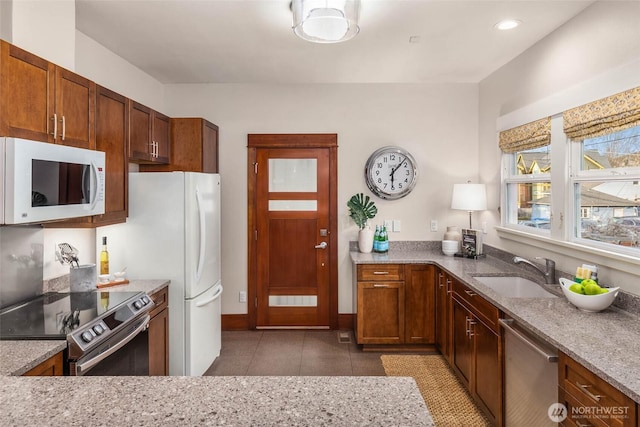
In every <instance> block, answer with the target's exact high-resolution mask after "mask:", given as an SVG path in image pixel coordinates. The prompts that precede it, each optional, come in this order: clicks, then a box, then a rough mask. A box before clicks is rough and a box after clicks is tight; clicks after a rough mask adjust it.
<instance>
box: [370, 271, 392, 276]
mask: <svg viewBox="0 0 640 427" xmlns="http://www.w3.org/2000/svg"><path fill="white" fill-rule="evenodd" d="M373 274H377V275H384V274H389V272H388V271H374V272H373Z"/></svg>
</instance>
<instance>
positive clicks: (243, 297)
mask: <svg viewBox="0 0 640 427" xmlns="http://www.w3.org/2000/svg"><path fill="white" fill-rule="evenodd" d="M238 299H239V300H240V302H247V293H246V292H245V291H240V297H239V298H238Z"/></svg>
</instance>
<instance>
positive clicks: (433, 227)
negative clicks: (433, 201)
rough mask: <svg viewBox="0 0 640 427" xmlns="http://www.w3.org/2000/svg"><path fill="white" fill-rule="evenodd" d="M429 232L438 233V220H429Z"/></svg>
mask: <svg viewBox="0 0 640 427" xmlns="http://www.w3.org/2000/svg"><path fill="white" fill-rule="evenodd" d="M431 231H438V220H437V219H432V220H431Z"/></svg>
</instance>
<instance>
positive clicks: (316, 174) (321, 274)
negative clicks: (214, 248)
mask: <svg viewBox="0 0 640 427" xmlns="http://www.w3.org/2000/svg"><path fill="white" fill-rule="evenodd" d="M336 139H337V138H336V135H249V147H250V150H249V162H250V170H249V173H250V175H249V204H250V206H249V212H250V214H249V227H250V228H249V248H250V265H249V270H250V271H249V276H250V286H249V301H250V302H253V304H249V326H250V327H257V328H278V327H301V328H330V327H335V325H336V324H337V267H336V262H337V256H336V253H337V247H336V246H337V222H336V214H335V209H336V208H335V200H334V199H335V194H336V186H335V174H336V169H335V163H336V162H335V147H336V145H335V141H336ZM331 177H333V179H331Z"/></svg>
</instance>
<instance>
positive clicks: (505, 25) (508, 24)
mask: <svg viewBox="0 0 640 427" xmlns="http://www.w3.org/2000/svg"><path fill="white" fill-rule="evenodd" d="M520 24H522V21H519V20H517V19H503V20H502V21H500V22H498V23H497V24H496V25H494V27H495V28H496V29H498V30H512V29H514V28H516V27H517V26H518V25H520Z"/></svg>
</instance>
